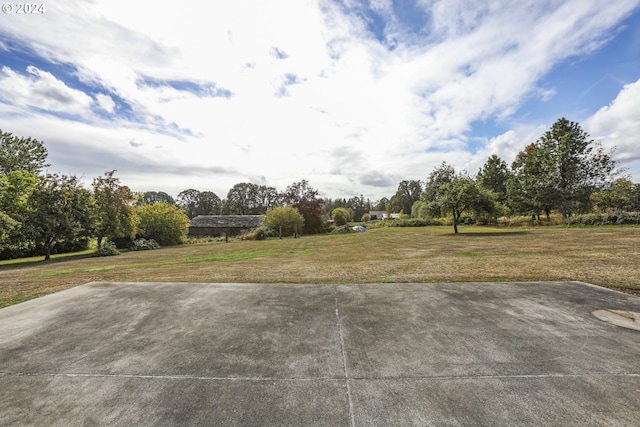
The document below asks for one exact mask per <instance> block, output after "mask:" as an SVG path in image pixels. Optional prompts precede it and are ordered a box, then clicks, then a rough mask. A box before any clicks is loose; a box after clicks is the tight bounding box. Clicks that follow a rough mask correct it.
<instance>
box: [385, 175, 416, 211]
mask: <svg viewBox="0 0 640 427" xmlns="http://www.w3.org/2000/svg"><path fill="white" fill-rule="evenodd" d="M421 193H422V183H421V182H420V181H416V180H404V181H401V182H400V184H398V189H397V190H396V194H395V195H394V196H393V197H391V206H392V207H393V209H394V210H395V211H396V212H400V211H404V212H411V207H412V206H413V204H414V203H415V202H416V201H417V200H420V194H421Z"/></svg>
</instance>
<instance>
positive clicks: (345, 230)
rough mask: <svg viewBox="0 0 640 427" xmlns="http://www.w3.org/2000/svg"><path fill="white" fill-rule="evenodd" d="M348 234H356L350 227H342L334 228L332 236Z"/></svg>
mask: <svg viewBox="0 0 640 427" xmlns="http://www.w3.org/2000/svg"><path fill="white" fill-rule="evenodd" d="M348 233H355V231H354V230H353V229H352V228H351V227H350V226H348V225H340V226H337V227H335V228H333V230H331V234H348Z"/></svg>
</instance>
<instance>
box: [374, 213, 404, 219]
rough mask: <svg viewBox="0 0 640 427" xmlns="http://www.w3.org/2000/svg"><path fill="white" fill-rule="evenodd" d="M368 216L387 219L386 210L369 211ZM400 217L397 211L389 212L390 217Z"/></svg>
mask: <svg viewBox="0 0 640 427" xmlns="http://www.w3.org/2000/svg"><path fill="white" fill-rule="evenodd" d="M369 217H370V218H371V219H372V220H374V219H387V212H386V211H369ZM398 218H400V214H399V213H392V214H391V219H398Z"/></svg>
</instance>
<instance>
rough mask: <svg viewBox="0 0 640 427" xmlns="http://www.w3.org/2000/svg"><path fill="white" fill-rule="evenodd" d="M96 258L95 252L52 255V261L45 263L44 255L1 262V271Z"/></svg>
mask: <svg viewBox="0 0 640 427" xmlns="http://www.w3.org/2000/svg"><path fill="white" fill-rule="evenodd" d="M93 256H94V254H93V252H91V253H85V252H84V251H83V252H82V253H77V254H60V255H59V256H56V255H51V259H50V260H47V261H45V259H44V255H42V256H38V257H30V258H28V259H24V258H21V259H14V260H6V261H0V270H19V269H21V268H29V267H34V266H38V265H53V264H58V263H63V262H67V261H75V260H78V259H84V258H92V257H93Z"/></svg>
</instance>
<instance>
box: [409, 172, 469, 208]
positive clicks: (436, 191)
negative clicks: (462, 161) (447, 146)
mask: <svg viewBox="0 0 640 427" xmlns="http://www.w3.org/2000/svg"><path fill="white" fill-rule="evenodd" d="M455 175H456V171H455V169H454V167H453V166H451V165H449V164H447V163H445V162H442V163H441V164H440V166H438V167H437V168H435V169H434V170H433V171H432V172H431V173H430V174H429V177H428V178H427V181H426V183H425V186H424V190H423V191H422V194H421V195H420V201H421V202H422V204H421V205H420V209H419V216H421V217H427V216H433V217H439V216H443V215H445V212H443V211H442V206H441V205H440V204H439V203H438V200H439V199H440V198H441V196H442V194H441V193H442V188H441V187H442V185H444V184H448V183H451V182H452V181H453V178H454V177H455ZM412 208H413V206H412ZM412 210H413V209H412ZM412 210H410V212H412ZM405 212H407V211H405ZM412 213H413V212H412Z"/></svg>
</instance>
